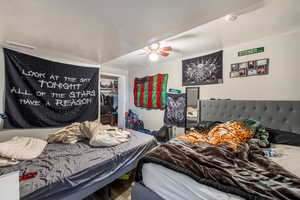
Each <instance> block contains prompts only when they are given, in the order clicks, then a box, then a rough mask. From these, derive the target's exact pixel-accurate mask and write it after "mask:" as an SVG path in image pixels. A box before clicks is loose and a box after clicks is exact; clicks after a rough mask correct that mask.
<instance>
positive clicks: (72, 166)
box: [0, 132, 156, 200]
mask: <svg viewBox="0 0 300 200" xmlns="http://www.w3.org/2000/svg"><path fill="white" fill-rule="evenodd" d="M155 145H156V140H155V139H154V137H152V136H149V135H146V134H143V133H138V132H133V133H132V134H131V135H130V140H129V141H128V142H125V143H122V144H120V145H117V146H114V147H107V148H94V147H91V146H89V144H88V141H87V140H86V141H82V142H78V143H76V144H48V145H47V147H46V148H45V150H44V151H43V153H42V154H41V155H40V156H39V157H38V158H36V159H33V160H29V161H23V162H20V163H19V164H18V165H16V166H11V167H0V175H3V174H6V173H9V172H13V171H20V175H22V174H27V173H31V172H37V173H38V175H37V176H36V177H35V178H33V179H28V180H25V181H22V182H20V194H21V199H24V200H39V199H47V200H50V199H55V200H58V199H64V197H65V196H66V195H68V194H72V193H75V192H78V191H80V190H84V189H86V188H88V187H90V186H93V185H94V184H96V183H97V184H98V183H99V182H101V181H103V180H105V179H106V178H108V177H110V176H112V175H113V174H114V173H116V172H117V171H119V170H120V169H123V168H125V167H126V166H129V165H132V164H133V163H135V162H137V161H138V158H140V157H141V156H142V155H143V154H144V153H145V152H147V151H148V150H150V149H151V148H152V147H154V146H155Z"/></svg>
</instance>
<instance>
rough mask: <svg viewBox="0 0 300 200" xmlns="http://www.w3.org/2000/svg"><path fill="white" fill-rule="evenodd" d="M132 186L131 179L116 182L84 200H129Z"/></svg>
mask: <svg viewBox="0 0 300 200" xmlns="http://www.w3.org/2000/svg"><path fill="white" fill-rule="evenodd" d="M132 185H133V178H131V179H130V180H127V181H125V180H116V181H114V182H113V183H111V184H110V185H109V186H107V187H105V188H103V189H101V190H99V191H97V192H95V193H94V194H92V195H91V196H89V197H87V198H85V199H84V200H131V188H132Z"/></svg>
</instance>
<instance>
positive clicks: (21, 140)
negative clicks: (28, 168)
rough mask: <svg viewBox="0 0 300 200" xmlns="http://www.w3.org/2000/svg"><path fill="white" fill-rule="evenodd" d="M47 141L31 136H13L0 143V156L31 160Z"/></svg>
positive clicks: (37, 154)
mask: <svg viewBox="0 0 300 200" xmlns="http://www.w3.org/2000/svg"><path fill="white" fill-rule="evenodd" d="M46 145H47V142H46V141H44V140H41V139H38V138H32V137H18V136H16V137H14V138H12V139H11V140H8V141H6V142H2V143H0V157H4V158H9V159H15V160H31V159H34V158H36V157H38V156H39V155H40V154H41V153H42V152H43V150H44V148H45V147H46Z"/></svg>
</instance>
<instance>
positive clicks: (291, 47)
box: [129, 31, 300, 130]
mask: <svg viewBox="0 0 300 200" xmlns="http://www.w3.org/2000/svg"><path fill="white" fill-rule="evenodd" d="M249 34H251V33H249ZM261 46H262V47H265V52H264V53H260V54H254V55H249V56H243V57H238V56H237V52H238V51H240V50H245V49H250V48H255V47H261ZM207 53H210V52H203V53H201V52H199V54H197V55H193V56H188V57H185V58H191V57H196V56H201V55H205V54H207ZM223 56H224V58H223V81H224V83H223V84H216V85H205V86H200V98H201V99H210V98H231V99H239V100H300V92H299V91H300V90H299V87H300V61H299V60H300V31H296V32H289V33H285V34H281V35H277V36H271V37H267V38H263V39H260V40H257V41H251V42H248V43H243V44H239V45H236V46H232V47H228V48H224V55H223ZM262 58H269V59H270V67H269V68H270V70H269V71H270V72H269V75H264V76H252V77H245V78H233V79H231V78H229V72H230V65H231V64H232V63H238V62H243V61H248V60H255V59H262ZM157 73H168V74H169V82H168V88H177V89H183V87H182V85H181V82H182V81H181V79H182V77H181V76H182V72H181V59H179V60H172V61H168V62H164V63H156V64H151V65H150V66H148V67H146V68H143V69H142V70H139V71H134V72H130V74H129V80H130V81H129V95H130V96H129V97H130V98H129V108H131V109H132V110H133V111H135V112H137V113H138V114H139V115H140V117H141V118H142V119H143V120H144V123H145V128H147V129H151V130H153V129H158V128H160V127H161V126H162V125H163V111H160V110H146V109H141V108H137V107H135V106H134V103H133V80H134V78H135V77H143V76H149V75H154V74H157Z"/></svg>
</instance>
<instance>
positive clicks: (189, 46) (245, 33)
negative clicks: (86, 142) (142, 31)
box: [105, 0, 300, 70]
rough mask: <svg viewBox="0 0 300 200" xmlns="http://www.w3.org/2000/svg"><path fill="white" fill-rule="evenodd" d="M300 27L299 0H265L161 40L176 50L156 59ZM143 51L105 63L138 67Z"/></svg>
mask: <svg viewBox="0 0 300 200" xmlns="http://www.w3.org/2000/svg"><path fill="white" fill-rule="evenodd" d="M299 28H300V0H265V1H264V2H263V4H260V5H259V6H257V7H252V8H251V9H249V10H244V11H243V12H241V13H240V16H239V18H238V19H237V20H236V21H234V22H226V21H225V20H224V17H222V18H219V19H216V20H214V21H211V22H209V23H206V24H204V25H201V26H198V27H196V28H194V29H191V30H189V31H186V32H183V33H181V34H178V35H176V36H174V37H171V38H169V39H166V40H165V41H163V43H164V44H166V45H171V46H172V47H174V49H175V50H176V51H175V52H174V53H173V54H172V55H171V56H169V57H167V58H161V59H160V61H158V62H165V61H167V60H170V59H178V58H182V57H185V58H186V57H189V56H195V55H197V54H198V55H199V54H201V53H204V52H208V51H213V50H216V49H222V48H225V47H227V46H232V45H236V44H239V43H243V42H249V41H252V40H256V39H259V38H263V37H266V36H270V35H275V34H280V33H284V32H288V31H292V30H295V29H299ZM143 52H144V51H143V50H137V51H134V52H132V53H130V54H128V55H125V56H122V57H120V58H117V59H114V60H112V61H111V62H108V63H106V64H105V65H107V66H111V67H118V68H123V69H126V70H137V69H141V68H143V67H145V66H148V65H150V64H151V63H150V61H148V59H147V56H146V55H140V54H141V53H143Z"/></svg>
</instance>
